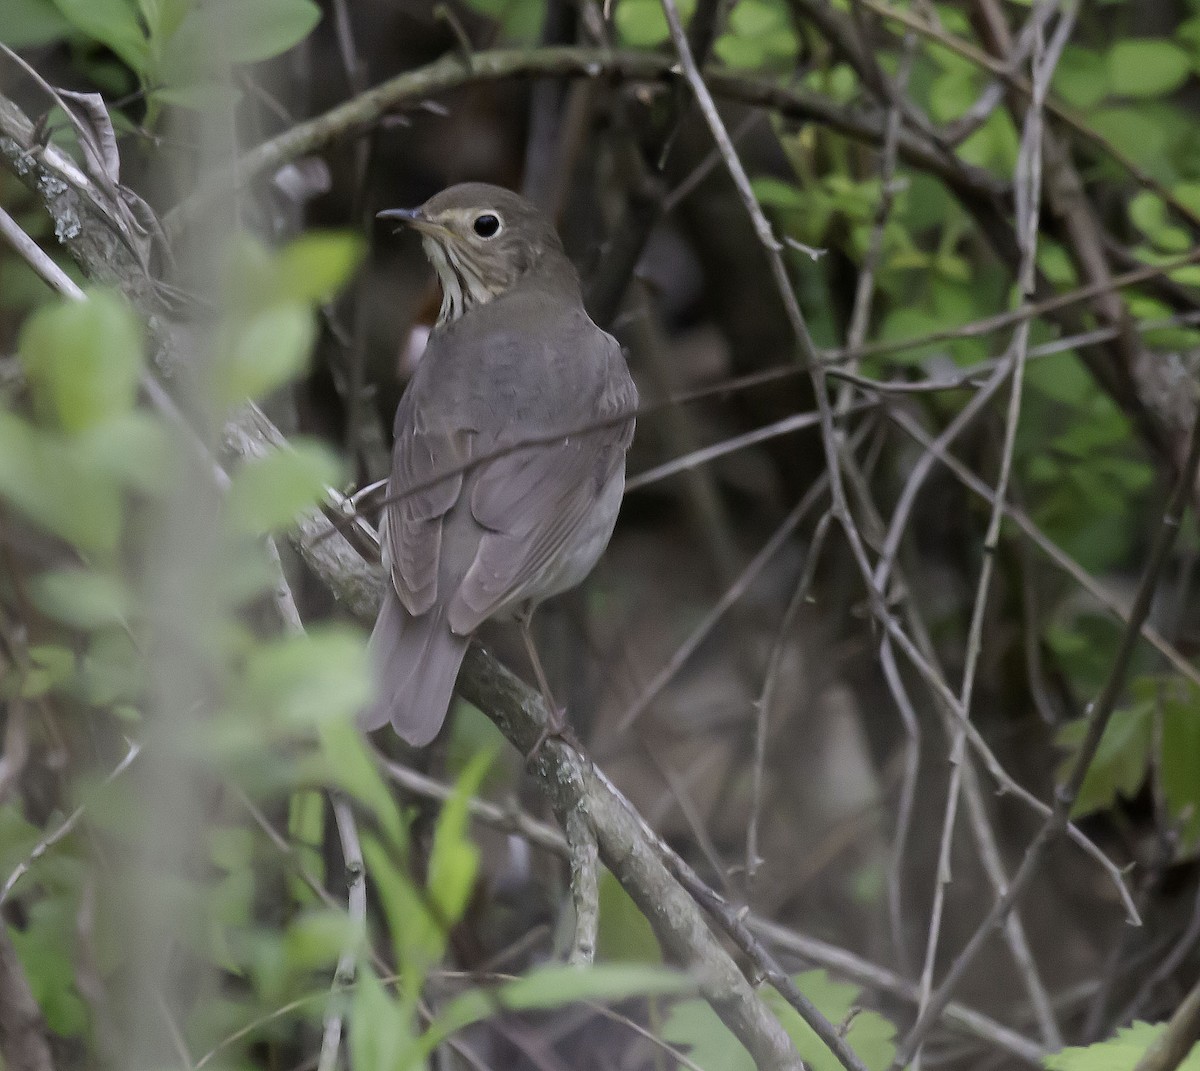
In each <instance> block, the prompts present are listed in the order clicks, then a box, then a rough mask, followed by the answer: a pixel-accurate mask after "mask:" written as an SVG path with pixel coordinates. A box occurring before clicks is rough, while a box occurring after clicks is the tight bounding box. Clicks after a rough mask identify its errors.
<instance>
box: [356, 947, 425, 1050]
mask: <svg viewBox="0 0 1200 1071" xmlns="http://www.w3.org/2000/svg"><path fill="white" fill-rule="evenodd" d="M349 1035H350V1036H349V1042H350V1053H351V1061H350V1065H351V1066H352V1067H353V1068H354V1069H355V1071H398V1069H400V1068H402V1067H405V1071H407V1068H406V1066H405V1065H402V1064H401V1062H400V1059H401V1054H402V1053H403V1052H405V1051H406V1050H407V1049H409V1048H410V1047H411V1046H412V1044H413V1042H414V1041H415V1037H414V1035H413V1024H412V1022H411V1020H410V1018H409V1016H407V1015H405V1014H404V1012H403V1010H402V1009H401V1008H400V1006H399V1005H397V1004H396V1002H395V1001H393V1000H392V999H391V997H389V996H388V995H387V992H386V991H385V990H384V988H383V985H382V984H381V983H380V981H379V978H378V977H377V976H376V974H375V971H374V969H373V968H372V967H371V966H370V965H369V964H363V965H362V966H361V967H360V969H359V973H358V984H357V985H356V986H355V987H354V1002H353V1003H352V1004H351V1011H350V1031H349Z"/></svg>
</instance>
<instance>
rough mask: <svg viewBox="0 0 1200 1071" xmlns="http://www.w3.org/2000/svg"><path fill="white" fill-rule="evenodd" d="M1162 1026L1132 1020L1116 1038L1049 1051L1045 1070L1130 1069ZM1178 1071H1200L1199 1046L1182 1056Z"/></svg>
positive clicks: (1108, 1070)
mask: <svg viewBox="0 0 1200 1071" xmlns="http://www.w3.org/2000/svg"><path fill="white" fill-rule="evenodd" d="M1165 1029H1166V1024H1165V1023H1158V1024H1156V1025H1151V1024H1150V1023H1142V1022H1137V1023H1133V1024H1132V1025H1131V1026H1126V1027H1122V1028H1121V1029H1120V1030H1118V1031H1117V1035H1116V1037H1113V1038H1109V1039H1108V1040H1107V1041H1098V1042H1096V1044H1094V1045H1088V1046H1085V1047H1082V1048H1067V1049H1063V1050H1062V1051H1061V1052H1056V1053H1052V1054H1051V1055H1050V1056H1047V1057H1046V1059H1045V1065H1046V1068H1047V1071H1133V1068H1134V1067H1135V1066H1137V1062H1138V1061H1139V1060H1140V1059H1141V1058H1142V1057H1143V1056H1145V1055H1146V1050H1147V1049H1149V1048H1150V1046H1151V1045H1152V1044H1154V1042H1155V1040H1156V1039H1157V1038H1158V1037H1159V1035H1160V1034H1162V1032H1163V1030H1165ZM1179 1071H1200V1045H1197V1046H1196V1047H1194V1048H1193V1049H1192V1051H1191V1054H1190V1055H1188V1056H1187V1057H1185V1058H1184V1061H1183V1063H1181V1064H1180V1065H1179Z"/></svg>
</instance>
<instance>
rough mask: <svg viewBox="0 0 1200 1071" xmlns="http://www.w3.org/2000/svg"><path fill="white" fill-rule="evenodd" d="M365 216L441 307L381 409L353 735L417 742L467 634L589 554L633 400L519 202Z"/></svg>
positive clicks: (563, 576)
mask: <svg viewBox="0 0 1200 1071" xmlns="http://www.w3.org/2000/svg"><path fill="white" fill-rule="evenodd" d="M380 216H381V218H385V219H387V218H390V219H402V220H404V221H405V222H406V223H408V224H409V225H411V226H412V227H414V228H416V229H417V230H418V231H420V233H421V235H422V240H423V243H424V246H425V251H426V253H427V254H428V256H429V259H430V260H431V261H432V262H433V265H434V268H435V269H436V270H437V273H438V277H439V280H440V282H441V286H442V307H441V313H440V316H439V318H438V322H437V325H436V326H435V327H434V329H433V331H432V332H431V333H430V336H429V342H428V345H427V347H426V349H425V353H424V355H423V356H422V357H421V360H420V362H419V364H418V366H417V372H416V374H415V375H414V376H413V378H412V381H411V382H410V383H409V385H408V389H407V390H406V391H405V392H404V396H403V398H402V399H401V400H400V406H399V408H398V410H397V411H396V425H395V447H394V450H393V454H392V472H391V476H390V478H389V480H388V488H387V497H388V504H387V506H386V507H385V510H384V517H383V522H382V530H381V537H382V543H383V548H384V564H385V567H386V568H387V569H388V570H389V571H390V574H391V584H390V585H389V586H388V590H387V593H386V594H385V596H384V601H383V607H382V609H381V610H380V612H379V618H378V620H377V621H376V623H375V630H374V632H373V633H372V635H371V652H372V659H373V664H374V667H375V674H376V683H377V700H376V702H375V704H374V705H373V706H372V707H371V708H370V709H368V710H367V711H365V712H364V714H363V716H362V718H361V724H362V725H363V727H364V728H366V729H377V728H379V727H380V726H382V725H383V724H384V723H385V722H388V721H390V722H391V723H392V726H393V728H395V730H396V732H397V733H399V735H400V736H401V737H403V738H404V739H405V740H406V741H408V742H409V743H410V744H414V745H417V746H421V745H424V744H427V743H429V741H431V740H432V739H433V738H434V736H436V735H437V732H438V730H439V729H440V728H441V725H442V722H443V721H444V720H445V717H446V710H447V708H448V707H449V704H450V696H451V692H452V691H453V688H454V682H455V678H456V677H457V675H458V668H459V665H460V663H461V662H462V658H463V655H464V654H465V653H466V648H467V643H468V641H469V638H470V635H471V633H472V632H473V631H474V630H475V629H476V628H477V627H478V626H479V625H480V624H481V623H482V622H483V621H484V620H486V619H487V618H489V617H493V616H496V615H499V614H505V613H511V612H514V611H516V610H518V609H521V608H524V607H526V606H529V607H532V606H534V605H536V604H537V603H539V602H540V601H541V600H543V599H545V598H548V597H549V596H551V595H555V594H557V593H558V592H561V591H565V590H566V589H567V588H569V587H572V586H573V585H575V584H578V583H579V582H580V581H581V580H582V579H583V578H584V577H585V576H586V575H587V574H588V573H589V572H590V571H591V569H592V566H593V565H595V563H596V560H597V559H598V558H599V556H600V554H601V553H602V552H603V550H604V548H605V546H606V545H607V543H608V540H609V537H610V536H611V535H612V530H613V526H614V524H615V523H616V519H617V511H618V510H619V508H620V504H621V495H622V492H623V491H624V487H625V451H626V449H627V447H628V446H629V442H630V440H631V439H632V438H633V413H634V410H635V409H636V406H637V391H636V389H635V388H634V385H633V380H632V379H631V378H630V376H629V370H628V369H627V368H626V365H625V358H624V356H623V355H622V353H621V348H620V346H619V345H618V344H617V341H616V340H615V339H614V338H613V337H612V336H611V335H609V334H607V333H605V332H604V331H602V330H601V329H600V328H599V327H597V326H596V325H595V324H594V323H592V321H591V319H590V318H589V317H588V315H587V313H586V312H585V311H584V308H583V300H582V297H581V295H580V289H579V279H578V276H577V275H576V273H575V269H574V267H573V266H572V264H571V262H570V261H569V260H568V259H567V256H566V254H565V253H564V252H563V249H562V245H561V243H560V242H559V239H558V235H557V234H556V233H555V231H554V228H553V226H551V224H550V223H549V222H548V221H547V220H546V219H544V218H543V217H542V215H541V214H540V213H539V212H538V211H537V210H536V209H535V208H534V207H533V206H532V205H530V204H529V203H528V202H526V201H525V200H523V199H522V198H520V197H518V196H517V195H516V194H514V193H511V192H509V191H508V190H504V189H500V188H499V187H496V186H488V185H484V184H482V183H467V184H463V185H460V186H452V187H451V188H450V189H448V190H444V191H443V192H442V193H439V194H438V195H437V196H435V197H433V198H431V199H430V200H429V201H427V202H426V203H425V204H424V205H422V206H421V207H420V208H418V209H412V210H392V211H388V212H382V213H380ZM622 415H627V419H623V420H620V419H618V420H617V421H616V422H615V423H610V424H608V425H607V426H599V427H598V426H596V425H599V424H603V423H604V422H605V421H606V420H610V421H611V420H612V419H613V418H620V417H621V416H622ZM588 427H590V428H591V430H587V431H578V430H577V429H580V428H588ZM531 440H536V442H531ZM522 442H531V444H530V445H528V446H524V447H520V448H518V449H515V450H511V451H509V452H504V453H501V454H499V456H495V457H489V455H492V454H496V453H497V451H503V450H504V449H505V448H509V447H512V446H513V445H514V444H517V443H522ZM480 458H484V459H486V460H483V461H480V462H479V463H477V464H472V462H475V461H477V460H478V459H480ZM446 472H453V473H454V474H453V475H448V476H446V477H445V478H444V479H440V480H437V482H435V483H433V484H432V485H431V486H425V484H426V483H427V482H428V481H429V480H430V479H431V478H436V477H437V476H439V475H440V474H441V473H446ZM413 488H417V489H416V490H412V489H413Z"/></svg>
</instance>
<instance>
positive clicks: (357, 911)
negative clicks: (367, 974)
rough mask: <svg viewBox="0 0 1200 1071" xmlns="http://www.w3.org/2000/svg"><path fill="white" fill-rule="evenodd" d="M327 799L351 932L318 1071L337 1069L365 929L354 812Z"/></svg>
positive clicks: (339, 798) (335, 797) (342, 800)
mask: <svg viewBox="0 0 1200 1071" xmlns="http://www.w3.org/2000/svg"><path fill="white" fill-rule="evenodd" d="M329 798H330V803H331V805H332V807H333V818H334V822H335V823H336V825H337V831H338V837H339V838H340V839H341V842H342V860H343V861H344V863H345V865H346V886H347V890H348V891H347V898H348V901H349V912H350V930H349V933H348V934H347V937H346V945H345V947H344V948H343V949H342V952H341V955H339V956H338V962H337V969H336V970H335V971H334V973H333V991H332V992H331V993H330V996H329V1008H328V1010H327V1011H326V1013H325V1030H324V1033H323V1035H322V1038H321V1056H320V1060H319V1061H318V1063H317V1071H334V1069H335V1068H336V1067H337V1058H338V1047H339V1045H340V1043H341V1038H342V1018H343V1015H344V1009H343V1007H342V999H343V997H342V995H343V992H344V990H346V989H347V988H349V987H350V986H351V985H353V983H354V977H355V974H356V973H357V969H358V958H359V955H360V950H361V948H362V944H363V940H364V937H365V935H366V929H367V878H366V868H365V867H364V866H363V856H362V846H361V845H360V843H359V839H358V824H357V822H356V821H355V818H354V809H353V807H352V806H351V805H350V801H349V799H347V798H346V797H345V796H344V795H343V794H342V793H340V792H331V793H330V794H329Z"/></svg>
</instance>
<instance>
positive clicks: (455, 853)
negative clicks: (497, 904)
mask: <svg viewBox="0 0 1200 1071" xmlns="http://www.w3.org/2000/svg"><path fill="white" fill-rule="evenodd" d="M493 757H494V756H493V755H492V754H490V753H488V752H482V753H480V754H478V755H476V756H475V757H474V759H472V761H471V764H470V765H469V766H468V767H467V768H466V770H464V771H463V773H462V776H461V777H459V779H458V783H457V784H456V785H455V786H454V793H453V795H451V797H450V798H449V799H448V800H447V801H446V802H445V804H444V805H443V807H442V813H441V814H440V815H439V816H438V822H437V826H436V828H435V829H434V832H433V847H432V848H431V849H430V853H429V878H428V882H427V887H428V892H429V902H430V904H431V905H432V907H433V910H434V911H435V912H436V913H437V916H438V918H439V919H440V920H441V921H442V922H443V924H445V925H447V926H453V925H455V924H456V923H457V922H458V920H459V919H461V918H462V915H463V912H464V911H465V910H466V909H467V903H468V902H469V901H470V898H471V892H472V890H473V889H474V887H475V877H476V874H477V873H478V871H479V849H478V848H477V847H476V846H475V844H474V843H473V842H472V841H471V839H470V837H469V835H468V824H469V821H470V812H469V811H468V809H467V807H468V803H469V801H470V799H471V797H472V796H474V795H475V793H476V792H477V791H478V789H479V785H480V782H482V780H483V778H484V775H485V774H486V773H487V771H488V768H489V767H490V766H491V764H492V759H493Z"/></svg>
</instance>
